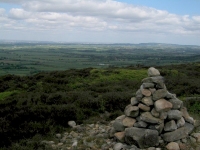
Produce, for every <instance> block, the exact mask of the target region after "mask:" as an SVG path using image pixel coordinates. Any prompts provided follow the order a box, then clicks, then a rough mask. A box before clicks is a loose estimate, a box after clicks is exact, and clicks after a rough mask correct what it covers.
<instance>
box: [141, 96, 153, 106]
mask: <svg viewBox="0 0 200 150" xmlns="http://www.w3.org/2000/svg"><path fill="white" fill-rule="evenodd" d="M141 102H142V103H144V104H145V105H147V106H152V105H153V100H152V97H151V96H149V97H144V98H143V99H142V100H141Z"/></svg>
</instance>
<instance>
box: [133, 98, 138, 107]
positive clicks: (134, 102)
mask: <svg viewBox="0 0 200 150" xmlns="http://www.w3.org/2000/svg"><path fill="white" fill-rule="evenodd" d="M138 103H139V101H138V100H137V99H136V97H132V98H131V105H133V106H135V105H137V104H138Z"/></svg>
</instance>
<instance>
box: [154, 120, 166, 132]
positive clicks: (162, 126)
mask: <svg viewBox="0 0 200 150" xmlns="http://www.w3.org/2000/svg"><path fill="white" fill-rule="evenodd" d="M155 129H156V130H157V131H158V132H159V133H161V132H162V131H163V129H164V122H163V123H161V124H159V125H155Z"/></svg>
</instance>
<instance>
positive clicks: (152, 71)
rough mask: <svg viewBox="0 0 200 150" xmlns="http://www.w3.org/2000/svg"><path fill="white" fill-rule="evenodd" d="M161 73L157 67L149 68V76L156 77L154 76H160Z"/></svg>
mask: <svg viewBox="0 0 200 150" xmlns="http://www.w3.org/2000/svg"><path fill="white" fill-rule="evenodd" d="M159 75H160V72H159V71H158V70H157V69H156V68H154V67H150V68H149V69H148V76H149V77H154V76H159Z"/></svg>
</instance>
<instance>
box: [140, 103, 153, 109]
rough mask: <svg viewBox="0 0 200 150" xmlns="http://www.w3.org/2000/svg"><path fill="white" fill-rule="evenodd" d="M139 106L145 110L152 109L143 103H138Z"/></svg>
mask: <svg viewBox="0 0 200 150" xmlns="http://www.w3.org/2000/svg"><path fill="white" fill-rule="evenodd" d="M138 107H139V108H140V109H141V110H143V111H150V110H151V108H150V107H149V106H146V105H144V104H141V103H140V104H139V105H138Z"/></svg>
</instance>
